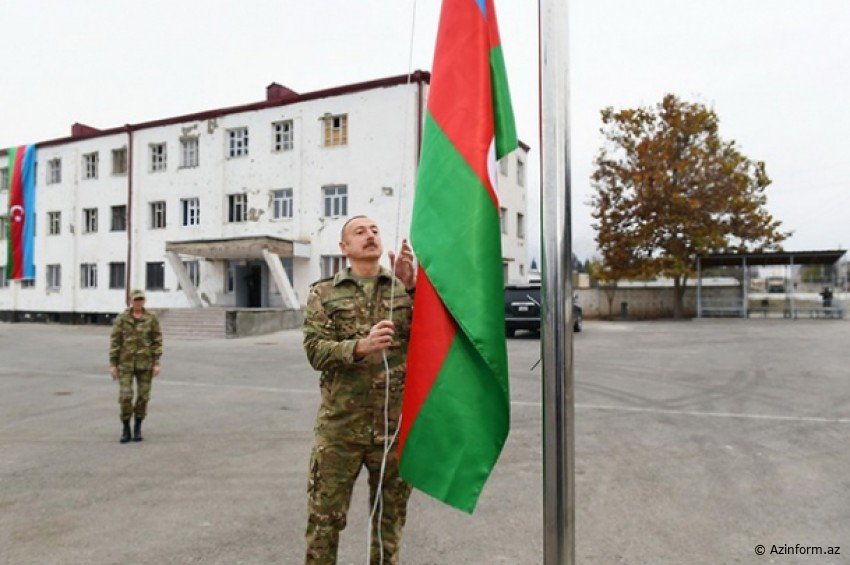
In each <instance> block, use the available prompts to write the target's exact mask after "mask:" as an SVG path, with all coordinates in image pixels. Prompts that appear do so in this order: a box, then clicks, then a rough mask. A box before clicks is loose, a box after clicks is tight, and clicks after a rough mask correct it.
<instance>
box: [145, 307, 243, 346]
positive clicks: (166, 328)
mask: <svg viewBox="0 0 850 565" xmlns="http://www.w3.org/2000/svg"><path fill="white" fill-rule="evenodd" d="M159 322H160V325H161V326H162V333H163V337H164V339H166V340H168V339H169V338H174V339H179V340H203V339H223V338H226V337H227V310H226V309H224V308H215V307H212V308H171V309H168V310H164V311H162V312H161V313H160V314H159Z"/></svg>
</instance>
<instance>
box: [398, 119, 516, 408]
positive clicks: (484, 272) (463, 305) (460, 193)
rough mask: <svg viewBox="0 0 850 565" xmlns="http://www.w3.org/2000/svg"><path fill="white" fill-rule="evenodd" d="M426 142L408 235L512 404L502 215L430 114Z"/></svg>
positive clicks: (424, 265)
mask: <svg viewBox="0 0 850 565" xmlns="http://www.w3.org/2000/svg"><path fill="white" fill-rule="evenodd" d="M424 138H425V141H424V143H423V153H422V161H421V163H420V166H419V178H418V180H417V189H416V200H415V202H414V207H413V218H414V222H413V225H412V226H411V231H410V236H411V241H412V243H413V247H414V250H415V252H416V257H417V259H418V260H419V262H420V264H421V265H422V266H423V268H424V269H425V271H426V272H427V273H428V278H429V279H430V281H431V283H432V284H433V285H434V288H435V289H436V290H437V293H438V294H439V295H440V298H441V299H442V300H443V303H444V304H445V305H446V307H447V308H448V309H449V312H451V314H452V317H453V318H454V319H455V320H456V321H457V323H458V324H459V325H460V326H461V328H462V329H463V331H464V332H465V333H466V334H467V336H469V339H470V340H471V341H472V343H473V345H474V346H475V348H476V349H477V350H478V352H479V353H480V354H481V356H482V357H484V359H485V360H486V362H487V364H488V365H489V366H490V369H491V371H492V372H493V373H495V374H496V375H498V376H499V377H498V379H497V381H498V383H499V386H501V388H502V389H503V390H504V394H505V395H506V396H507V393H508V383H507V373H508V368H507V350H506V347H505V319H504V288H503V282H502V242H501V227H500V223H499V214H498V211H497V210H496V206H495V204H494V203H493V201H492V200H491V199H490V195H489V193H488V192H487V189H486V188H485V187H484V185H483V184H482V183H481V181H480V180H479V179H478V177H477V176H476V174H475V172H474V171H473V170H472V168H471V167H470V166H469V165H467V163H466V161H464V159H463V157H462V156H461V155H460V154H459V153H458V152H457V150H456V149H455V148H454V146H453V145H452V143H451V142H450V140H449V139H448V138H447V137H446V136H445V134H444V133H443V131H442V130H441V129H440V127H439V125H437V123H436V122H435V121H434V119H433V118H432V117H431V116H430V114H429V115H427V116H426V121H425V135H424Z"/></svg>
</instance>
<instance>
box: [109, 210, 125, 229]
mask: <svg viewBox="0 0 850 565" xmlns="http://www.w3.org/2000/svg"><path fill="white" fill-rule="evenodd" d="M111 229H112V231H127V206H124V205H123V204H122V205H121V206H113V207H112V227H111Z"/></svg>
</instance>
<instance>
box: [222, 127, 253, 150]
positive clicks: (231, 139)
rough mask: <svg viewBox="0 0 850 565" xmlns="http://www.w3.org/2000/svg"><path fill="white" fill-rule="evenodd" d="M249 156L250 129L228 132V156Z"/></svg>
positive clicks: (236, 129) (230, 130)
mask: <svg viewBox="0 0 850 565" xmlns="http://www.w3.org/2000/svg"><path fill="white" fill-rule="evenodd" d="M247 154H248V128H235V129H229V130H227V156H228V157H244V156H246V155H247Z"/></svg>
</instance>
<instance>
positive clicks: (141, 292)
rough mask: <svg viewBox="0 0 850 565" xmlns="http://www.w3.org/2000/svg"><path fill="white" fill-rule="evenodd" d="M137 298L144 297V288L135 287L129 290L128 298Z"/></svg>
mask: <svg viewBox="0 0 850 565" xmlns="http://www.w3.org/2000/svg"><path fill="white" fill-rule="evenodd" d="M139 298H141V299H142V300H144V299H145V291H144V290H139V289H136V290H131V291H130V300H137V299H139Z"/></svg>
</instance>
